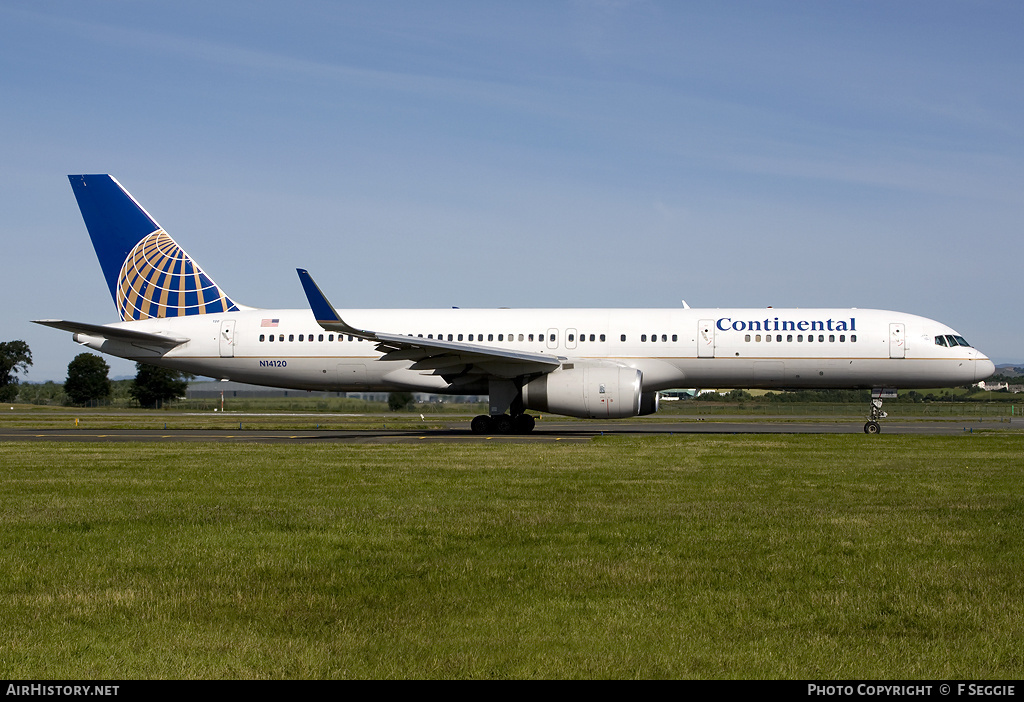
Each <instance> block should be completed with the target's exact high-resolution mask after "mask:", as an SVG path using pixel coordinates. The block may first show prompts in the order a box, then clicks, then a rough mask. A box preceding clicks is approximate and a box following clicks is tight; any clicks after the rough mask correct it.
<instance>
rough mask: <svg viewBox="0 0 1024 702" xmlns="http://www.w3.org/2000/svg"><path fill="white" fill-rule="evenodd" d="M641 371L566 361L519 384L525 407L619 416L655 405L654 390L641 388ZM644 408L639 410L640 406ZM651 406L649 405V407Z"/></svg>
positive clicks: (596, 416) (586, 416)
mask: <svg viewBox="0 0 1024 702" xmlns="http://www.w3.org/2000/svg"><path fill="white" fill-rule="evenodd" d="M642 380H643V373H641V372H640V371H638V370H636V369H635V368H627V367H625V366H618V365H615V364H611V363H608V364H603V363H567V364H565V365H563V366H562V367H561V368H559V369H558V370H556V371H552V372H551V373H548V374H546V375H543V376H541V377H539V378H536V379H535V380H531V381H530V382H529V383H526V384H525V385H523V405H524V406H525V407H526V409H531V410H537V411H540V412H554V413H555V414H564V415H566V416H569V417H581V418H583V419H621V418H623V417H635V416H637V415H639V414H649V413H650V412H653V411H654V410H655V409H657V404H658V403H657V398H656V397H649V396H651V395H653V396H656V395H657V393H644V392H641V387H642ZM642 407H643V408H644V409H648V410H649V411H647V412H642V411H641V408H642ZM651 407H653V409H651Z"/></svg>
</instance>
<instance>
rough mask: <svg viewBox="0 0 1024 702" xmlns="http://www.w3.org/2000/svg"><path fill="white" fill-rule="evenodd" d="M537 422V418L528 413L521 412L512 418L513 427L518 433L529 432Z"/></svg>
mask: <svg viewBox="0 0 1024 702" xmlns="http://www.w3.org/2000/svg"><path fill="white" fill-rule="evenodd" d="M536 424H537V420H536V419H534V418H533V417H531V416H530V415H528V414H520V415H517V416H516V417H513V419H512V428H513V429H514V430H515V432H516V433H517V434H529V433H530V432H531V431H533V427H534V426H536Z"/></svg>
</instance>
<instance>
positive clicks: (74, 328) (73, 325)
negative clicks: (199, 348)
mask: <svg viewBox="0 0 1024 702" xmlns="http://www.w3.org/2000/svg"><path fill="white" fill-rule="evenodd" d="M32 321H33V322H35V323H36V324H42V325H43V326H47V327H53V328H54V329H60V330H62V331H67V332H71V333H72V334H85V335H86V336H96V337H101V338H104V339H110V340H111V341H123V342H126V343H129V344H143V345H146V346H159V347H161V348H168V349H171V348H174V347H175V346H180V345H181V344H184V343H185V342H186V341H188V340H189V339H188V337H185V336H175V335H172V334H154V333H152V332H144V331H138V330H135V329H125V328H124V327H110V326H106V325H104V324H86V323H85V322H71V321H68V320H65V319H34V320H32Z"/></svg>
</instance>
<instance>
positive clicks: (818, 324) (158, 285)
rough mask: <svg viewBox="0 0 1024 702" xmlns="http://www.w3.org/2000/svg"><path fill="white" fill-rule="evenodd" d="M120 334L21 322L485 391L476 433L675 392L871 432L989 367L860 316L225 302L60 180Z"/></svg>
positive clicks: (929, 331)
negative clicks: (918, 392) (848, 423)
mask: <svg viewBox="0 0 1024 702" xmlns="http://www.w3.org/2000/svg"><path fill="white" fill-rule="evenodd" d="M68 178H69V180H70V181H71V186H72V189H73V191H74V193H75V197H76V199H77V201H78V206H79V209H80V210H81V213H82V217H83V219H84V220H85V225H86V228H87V229H88V231H89V235H90V237H91V238H92V242H93V247H94V248H95V250H96V255H97V257H98V258H99V262H100V267H101V268H102V270H103V275H104V277H105V279H106V281H107V286H108V287H109V288H110V294H111V296H112V297H113V300H114V304H115V307H116V309H117V312H118V314H119V315H120V318H121V321H120V322H114V323H110V324H88V323H83V322H75V321H68V320H58V319H42V320H34V321H35V322H36V323H38V324H43V325H46V326H49V327H53V328H56V329H61V330H64V331H68V332H71V333H72V334H73V335H74V340H75V341H76V342H78V343H79V344H82V345H84V346H87V347H88V348H91V349H95V350H97V351H100V352H103V353H107V354H111V355H113V356H119V357H121V358H126V359H129V360H132V361H136V362H142V363H150V364H153V365H157V366H164V367H167V368H172V369H175V370H180V371H185V372H188V373H193V374H196V375H202V376H207V377H211V378H219V379H223V380H234V381H239V382H244V383H252V384H256V385H264V386H270V387H279V388H290V389H300V390H326V391H332V392H334V391H338V392H342V391H346V392H352V391H356V392H358V391H410V392H428V393H435V394H446V393H447V394H456V395H473V394H479V395H484V394H486V395H487V396H488V406H489V412H488V414H482V415H479V416H477V417H475V418H474V419H473V420H472V422H471V424H470V428H471V429H472V431H473V432H474V433H478V434H486V433H492V432H493V433H503V434H505V433H528V432H530V431H532V430H533V429H534V427H535V423H536V418H535V417H534V416H532V415H529V414H527V412H528V411H535V412H549V413H553V414H559V415H566V416H570V417H580V418H589V419H598V418H600V419H618V418H626V417H634V416H640V415H647V414H652V413H654V412H656V411H657V409H658V404H659V393H660V392H661V391H664V390H668V389H672V388H679V387H703V388H708V387H714V388H744V389H752V388H763V389H776V390H785V389H808V388H814V389H838V388H842V389H871V391H872V392H871V404H870V407H869V414H868V419H867V422H866V423H865V425H864V431H865V433H868V434H877V433H878V432H879V431H881V425H880V423H879V420H880V419H882V418H884V417H885V416H886V413H885V412H883V411H882V406H883V400H885V399H890V398H893V397H895V393H896V388H897V387H902V388H932V387H951V386H958V385H966V384H971V383H975V382H977V381H980V380H984V379H985V378H988V377H989V376H991V375H992V374H993V373H994V372H995V366H994V364H993V363H992V361H991V360H989V359H988V357H986V356H985V355H984V354H983V353H981V351H979V350H977V349H975V348H974V347H972V346H971V345H970V344H969V343H967V341H966V340H965V339H964V337H963V336H962V335H961V334H959V333H958V332H956V331H954V330H953V329H951V328H950V327H948V326H946V325H945V324H942V323H940V322H937V321H935V320H932V319H927V318H925V317H920V316H917V315H912V314H905V313H902V312H892V311H887V310H869V309H857V308H851V309H842V308H835V309H833V308H828V309H804V308H795V309H780V308H771V307H769V308H754V309H698V308H690V307H689V305H686V304H685V302H684V303H683V307H682V308H679V309H506V308H502V309H460V308H452V309H361V310H348V309H344V310H339V309H337V308H335V307H334V305H332V304H331V303H330V302H329V301H328V299H327V297H326V295H324V293H323V292H322V291H321V289H320V288H319V286H318V285H317V284H316V283H315V282H314V280H313V278H312V276H311V275H310V274H309V272H308V271H307V270H306V269H296V270H297V272H298V276H299V280H300V283H301V284H302V287H303V290H304V292H305V294H306V298H307V300H308V302H309V309H291V310H289V309H263V308H256V307H247V306H245V305H242V304H240V303H238V302H237V301H236V300H235V299H234V298H233V297H232V296H229V295H228V294H227V293H226V292H225V291H224V290H223V289H222V288H221V287H220V286H218V285H217V284H216V283H214V282H213V279H212V278H210V277H209V276H208V275H207V274H206V272H205V271H204V270H203V269H202V268H200V267H199V265H198V264H197V263H196V262H195V261H194V260H193V259H192V257H191V256H189V255H188V254H187V253H185V251H184V250H183V249H182V248H181V247H180V246H179V245H178V244H177V242H175V241H174V239H172V238H171V237H170V235H169V234H167V232H165V231H164V230H163V229H162V228H161V227H160V225H159V224H157V222H156V220H154V219H153V218H152V217H151V216H150V215H149V213H148V212H146V210H145V209H144V208H143V207H142V206H141V205H140V204H139V203H138V202H136V200H135V198H133V197H132V196H131V195H130V194H129V193H128V191H127V190H125V189H124V188H123V187H122V186H121V184H120V183H118V181H117V180H116V179H114V178H113V177H112V176H110V175H106V174H99V175H71V176H68Z"/></svg>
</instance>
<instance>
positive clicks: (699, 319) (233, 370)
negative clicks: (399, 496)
mask: <svg viewBox="0 0 1024 702" xmlns="http://www.w3.org/2000/svg"><path fill="white" fill-rule="evenodd" d="M339 313H340V314H341V316H342V317H344V319H345V320H346V321H347V322H348V324H351V325H352V326H353V327H357V328H365V329H375V330H378V331H387V332H389V333H393V334H403V335H410V336H413V337H423V338H432V339H443V340H451V341H457V342H463V343H466V344H470V345H476V346H481V347H490V348H501V349H506V350H509V351H529V352H532V353H543V354H550V355H551V356H552V357H554V358H558V359H563V360H564V361H565V362H573V361H577V362H578V361H588V360H599V361H607V362H612V363H615V364H620V365H623V366H627V367H630V368H635V369H637V370H639V371H641V372H642V373H643V389H644V391H656V390H665V389H669V388H680V387H687V388H689V387H716V388H730V387H733V388H871V387H881V386H894V387H900V388H915V387H917V388H922V387H936V386H955V385H963V384H969V383H973V382H975V381H976V380H980V379H984V378H986V377H988V376H989V375H991V373H992V372H993V368H994V366H993V364H992V362H991V361H990V360H989V359H988V358H987V357H986V356H985V355H984V354H982V353H981V352H980V351H978V350H977V349H974V348H972V347H969V346H963V345H951V344H948V343H947V344H944V345H939V344H937V343H936V337H943V340H944V339H945V338H946V337H952V336H957V332H955V331H954V330H952V329H950V328H949V327H947V326H946V325H944V324H942V323H940V322H936V321H934V320H931V319H927V318H924V317H919V316H916V315H911V314H905V313H902V312H889V311H884V310H861V309H771V308H768V309H444V310H339ZM275 320H276V321H275ZM109 326H111V327H124V328H130V329H136V330H140V331H146V332H167V333H170V334H174V335H179V336H182V337H188V338H189V341H188V342H186V343H184V344H181V345H180V346H178V347H176V348H173V349H171V350H170V351H165V350H161V349H159V348H157V347H153V348H148V347H146V346H144V345H140V344H130V343H127V342H125V341H113V340H107V339H101V338H98V337H91V336H88V335H85V334H76V335H75V339H76V340H77V341H79V342H80V343H83V344H85V345H87V346H89V347H91V348H94V349H97V350H99V351H103V352H105V353H110V354H112V355H115V356H120V357H123V358H128V359H131V360H136V361H145V362H147V363H154V364H157V365H164V366H168V367H171V368H175V369H179V370H183V371H187V372H190V373H194V374H197V375H204V376H209V377H213V378H223V379H229V380H235V381H240V382H245V383H254V384H257V385H266V386H274V387H283V388H296V389H304V390H329V391H360V390H385V391H386V390H409V391H424V392H435V393H445V392H452V393H458V394H466V393H470V392H479V393H486V392H487V388H486V386H482V387H471V386H467V385H465V384H458V385H450V384H449V383H448V382H447V381H446V380H444V379H443V378H442V377H441V376H440V375H438V374H436V373H431V372H429V371H423V370H415V369H413V368H411V367H410V366H412V365H413V364H412V363H411V362H410V361H402V360H391V361H382V360H380V358H381V355H382V354H381V353H380V352H379V351H377V350H376V348H375V344H373V343H371V342H368V341H363V340H360V339H358V338H354V337H350V336H347V335H344V334H338V333H332V332H328V331H325V330H324V329H322V328H321V327H320V325H319V324H318V323H317V321H316V319H315V318H314V316H313V314H312V312H311V311H310V310H308V309H300V310H267V309H246V310H243V311H237V312H227V313H221V314H207V315H197V316H190V317H178V318H170V319H147V320H142V321H136V322H120V323H116V324H112V325H109ZM271 339H272V340H271Z"/></svg>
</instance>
